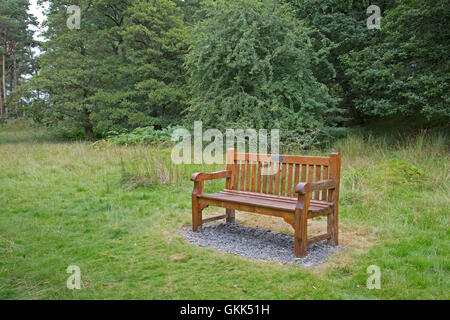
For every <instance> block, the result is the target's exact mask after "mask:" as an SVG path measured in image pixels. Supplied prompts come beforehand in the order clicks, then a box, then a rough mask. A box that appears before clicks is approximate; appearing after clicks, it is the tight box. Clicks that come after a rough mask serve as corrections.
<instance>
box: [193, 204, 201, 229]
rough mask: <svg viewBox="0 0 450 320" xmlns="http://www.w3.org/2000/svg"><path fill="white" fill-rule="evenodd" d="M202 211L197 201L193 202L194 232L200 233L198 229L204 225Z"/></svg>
mask: <svg viewBox="0 0 450 320" xmlns="http://www.w3.org/2000/svg"><path fill="white" fill-rule="evenodd" d="M202 211H203V210H201V209H200V207H199V205H198V203H197V201H192V231H194V232H198V227H199V226H201V225H202V221H203V218H202Z"/></svg>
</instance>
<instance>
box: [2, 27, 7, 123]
mask: <svg viewBox="0 0 450 320" xmlns="http://www.w3.org/2000/svg"><path fill="white" fill-rule="evenodd" d="M7 37H8V27H5V39H3V64H2V82H3V102H4V104H5V116H7V115H8V106H7V105H6V68H5V66H6V47H7V43H8V42H7Z"/></svg>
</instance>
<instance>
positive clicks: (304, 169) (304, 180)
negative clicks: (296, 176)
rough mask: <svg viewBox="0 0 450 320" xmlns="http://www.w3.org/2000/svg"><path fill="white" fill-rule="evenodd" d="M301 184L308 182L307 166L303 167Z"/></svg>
mask: <svg viewBox="0 0 450 320" xmlns="http://www.w3.org/2000/svg"><path fill="white" fill-rule="evenodd" d="M300 182H306V164H303V165H302V178H301V179H300Z"/></svg>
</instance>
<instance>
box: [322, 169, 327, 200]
mask: <svg viewBox="0 0 450 320" xmlns="http://www.w3.org/2000/svg"><path fill="white" fill-rule="evenodd" d="M322 179H323V180H327V179H328V166H324V167H323V178H322ZM321 200H324V201H326V200H327V190H323V191H322V199H321Z"/></svg>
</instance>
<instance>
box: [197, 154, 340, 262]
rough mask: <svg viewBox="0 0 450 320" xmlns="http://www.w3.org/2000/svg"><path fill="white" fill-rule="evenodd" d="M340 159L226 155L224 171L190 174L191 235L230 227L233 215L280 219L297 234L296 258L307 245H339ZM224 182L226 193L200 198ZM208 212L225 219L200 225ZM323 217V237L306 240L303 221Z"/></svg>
mask: <svg viewBox="0 0 450 320" xmlns="http://www.w3.org/2000/svg"><path fill="white" fill-rule="evenodd" d="M340 169H341V155H340V154H339V153H333V154H331V156H330V157H309V156H293V155H284V156H272V155H270V154H251V153H238V152H236V150H235V149H230V150H228V152H227V170H225V171H219V172H213V173H194V174H193V175H192V177H191V180H192V181H194V191H193V192H192V229H193V231H194V232H197V231H198V227H199V226H201V225H202V224H203V223H206V222H210V221H215V220H219V219H226V221H227V222H234V219H235V210H240V211H247V212H252V213H259V214H265V215H271V216H277V217H281V218H283V219H284V220H285V221H286V222H287V223H289V224H290V225H292V227H293V228H294V230H295V236H294V253H295V256H296V257H302V256H305V255H306V254H307V245H308V244H310V243H314V242H318V241H323V240H328V242H329V243H330V244H331V245H338V234H339V229H338V199H339V180H340ZM214 179H226V184H225V189H224V190H223V191H220V192H217V193H212V194H208V193H204V182H205V181H206V180H214ZM208 206H217V207H222V208H225V209H226V211H225V212H226V214H225V215H221V216H218V217H212V218H209V219H204V220H203V219H202V210H203V209H204V208H206V207H208ZM318 216H327V233H325V234H323V235H319V236H316V237H313V238H310V239H308V238H307V219H311V218H314V217H318Z"/></svg>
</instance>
